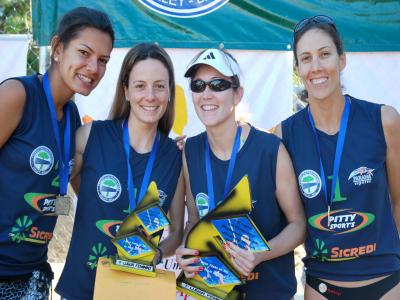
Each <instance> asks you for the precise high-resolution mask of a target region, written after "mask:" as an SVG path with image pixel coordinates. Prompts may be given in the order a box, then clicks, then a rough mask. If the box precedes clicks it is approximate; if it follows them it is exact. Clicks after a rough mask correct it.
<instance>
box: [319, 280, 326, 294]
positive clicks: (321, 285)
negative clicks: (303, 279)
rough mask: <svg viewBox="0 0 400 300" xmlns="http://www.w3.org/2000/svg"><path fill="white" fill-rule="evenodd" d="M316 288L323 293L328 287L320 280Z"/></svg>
mask: <svg viewBox="0 0 400 300" xmlns="http://www.w3.org/2000/svg"><path fill="white" fill-rule="evenodd" d="M318 289H319V291H320V292H321V293H322V294H323V293H325V292H326V291H327V290H328V287H327V286H326V284H325V283H323V282H321V283H320V284H319V285H318Z"/></svg>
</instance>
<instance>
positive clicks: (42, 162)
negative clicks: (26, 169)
mask: <svg viewBox="0 0 400 300" xmlns="http://www.w3.org/2000/svg"><path fill="white" fill-rule="evenodd" d="M29 162H30V165H31V168H32V171H33V172H35V173H36V174H38V175H46V174H48V173H49V172H50V171H51V168H53V165H54V156H53V152H51V150H50V149H49V148H47V147H46V146H39V147H37V148H36V149H35V150H33V151H32V153H31V156H30V158H29Z"/></svg>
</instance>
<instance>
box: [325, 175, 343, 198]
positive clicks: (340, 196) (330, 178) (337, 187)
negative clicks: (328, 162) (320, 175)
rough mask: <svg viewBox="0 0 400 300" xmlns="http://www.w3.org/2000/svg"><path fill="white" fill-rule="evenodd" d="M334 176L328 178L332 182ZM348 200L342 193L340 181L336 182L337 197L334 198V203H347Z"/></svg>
mask: <svg viewBox="0 0 400 300" xmlns="http://www.w3.org/2000/svg"><path fill="white" fill-rule="evenodd" d="M332 178H333V176H328V179H329V180H332ZM346 200H347V198H346V197H344V196H342V195H341V193H340V184H339V180H337V181H336V186H335V196H334V197H333V202H339V201H346Z"/></svg>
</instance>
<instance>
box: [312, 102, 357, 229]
mask: <svg viewBox="0 0 400 300" xmlns="http://www.w3.org/2000/svg"><path fill="white" fill-rule="evenodd" d="M349 114H350V101H349V99H348V98H347V96H346V97H345V106H344V110H343V114H342V118H341V120H340V129H339V136H338V140H337V143H336V150H335V159H334V162H333V174H332V186H331V194H330V198H329V199H328V191H327V183H326V176H325V171H324V166H323V165H322V156H321V146H320V142H319V138H318V134H317V130H316V128H315V122H314V118H313V116H312V114H311V111H310V106H309V107H308V120H309V121H310V124H311V128H312V130H313V133H314V138H315V143H316V145H317V152H318V156H319V168H320V173H321V181H322V189H323V191H324V195H325V202H326V205H327V206H328V226H329V223H330V221H329V214H330V210H331V206H332V202H333V196H334V194H335V188H336V182H337V178H338V175H339V168H340V162H341V160H342V153H343V147H344V140H345V137H346V131H347V123H348V120H349Z"/></svg>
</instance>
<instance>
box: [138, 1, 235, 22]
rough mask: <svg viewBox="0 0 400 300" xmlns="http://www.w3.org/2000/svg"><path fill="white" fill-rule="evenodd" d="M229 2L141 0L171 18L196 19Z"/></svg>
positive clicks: (148, 6)
mask: <svg viewBox="0 0 400 300" xmlns="http://www.w3.org/2000/svg"><path fill="white" fill-rule="evenodd" d="M228 1H229V0H190V1H189V0H174V1H160V0H158V1H157V0H139V2H140V3H142V4H143V5H144V6H146V7H147V8H149V9H151V10H153V11H155V12H157V13H159V14H162V15H166V16H170V17H176V18H195V17H199V16H202V15H206V14H209V13H210V12H213V11H214V10H217V9H219V8H220V7H222V6H223V5H224V4H226V3H227V2H228Z"/></svg>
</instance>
